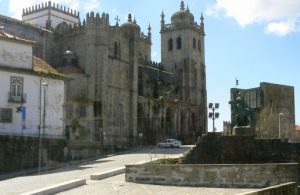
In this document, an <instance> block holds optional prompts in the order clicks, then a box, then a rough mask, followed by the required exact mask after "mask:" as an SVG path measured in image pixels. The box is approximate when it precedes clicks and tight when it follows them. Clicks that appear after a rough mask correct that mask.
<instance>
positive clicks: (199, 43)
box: [198, 40, 201, 52]
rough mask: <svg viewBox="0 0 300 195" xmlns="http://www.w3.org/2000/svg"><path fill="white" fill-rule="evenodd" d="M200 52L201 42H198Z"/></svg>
mask: <svg viewBox="0 0 300 195" xmlns="http://www.w3.org/2000/svg"><path fill="white" fill-rule="evenodd" d="M198 50H199V51H200V52H201V41H200V40H198Z"/></svg>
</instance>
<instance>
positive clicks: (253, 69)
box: [0, 0, 300, 131]
mask: <svg viewBox="0 0 300 195" xmlns="http://www.w3.org/2000/svg"><path fill="white" fill-rule="evenodd" d="M41 2H46V1H40V0H0V14H1V15H6V16H9V17H13V18H16V19H21V15H22V9H23V8H26V7H29V6H32V5H36V4H39V3H41ZM52 2H55V3H58V4H62V5H65V6H67V7H69V8H71V9H73V10H77V11H79V12H80V19H81V21H83V19H85V15H86V13H87V12H91V11H94V12H95V13H96V12H99V13H102V12H105V13H108V14H109V15H110V23H111V25H114V24H115V23H116V21H115V18H116V17H117V16H118V17H119V18H120V19H121V20H120V23H124V22H126V18H127V15H128V13H129V12H130V13H132V14H133V15H134V17H135V18H136V20H137V23H138V25H140V26H141V29H142V31H144V32H145V33H146V32H147V27H148V25H149V24H150V25H151V27H152V42H153V44H152V60H154V61H157V62H160V61H161V59H160V57H161V55H160V52H161V51H160V33H159V31H160V14H161V12H162V10H163V11H164V14H165V20H166V23H170V20H171V16H172V14H173V13H174V12H176V11H178V10H179V7H180V0H163V1H162V0H52ZM184 2H185V4H187V5H188V6H189V9H190V10H191V13H192V14H194V16H195V20H196V22H197V23H199V22H200V16H201V13H203V15H204V17H205V21H204V22H205V32H206V37H205V54H206V55H205V56H206V74H207V93H208V96H207V101H208V102H213V103H215V102H218V103H220V108H219V110H218V112H219V113H220V118H219V119H217V120H216V127H217V130H218V131H221V130H222V128H223V121H230V107H229V104H228V101H229V99H230V88H232V87H235V79H236V78H237V79H238V80H239V86H238V87H239V88H254V87H259V85H260V82H270V83H277V84H283V85H290V86H294V87H295V112H296V124H300V101H298V100H299V98H300V0H247V1H243V0H185V1H184ZM208 124H209V131H212V121H211V120H210V119H209V121H208Z"/></svg>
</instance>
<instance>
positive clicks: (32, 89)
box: [0, 70, 65, 138]
mask: <svg viewBox="0 0 300 195" xmlns="http://www.w3.org/2000/svg"><path fill="white" fill-rule="evenodd" d="M11 77H20V78H23V93H24V94H26V102H25V103H23V104H22V105H21V102H9V101H8V94H9V92H10V78H11ZM0 83H1V94H0V108H11V109H13V120H12V123H0V133H1V134H22V133H23V135H28V136H37V135H38V132H39V128H38V126H39V125H40V121H42V116H43V108H44V107H43V105H44V101H43V100H44V92H43V91H44V90H43V88H42V86H41V83H47V84H48V87H47V89H46V96H45V100H46V102H45V103H46V107H45V108H46V110H45V114H46V116H45V132H43V134H44V135H45V136H46V137H56V138H58V137H60V138H63V137H64V131H63V130H64V109H63V106H64V103H65V97H64V81H62V80H57V79H51V78H45V77H41V76H37V75H30V74H23V73H14V72H9V71H2V70H1V71H0ZM40 90H42V93H41V94H40ZM20 106H24V107H26V120H25V125H26V127H25V129H22V114H21V113H17V112H16V108H17V107H20ZM40 107H41V108H40Z"/></svg>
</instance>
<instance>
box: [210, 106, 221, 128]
mask: <svg viewBox="0 0 300 195" xmlns="http://www.w3.org/2000/svg"><path fill="white" fill-rule="evenodd" d="M208 108H209V109H211V110H212V112H210V113H209V114H208V117H209V118H211V119H212V121H213V132H216V129H215V119H217V118H219V116H220V114H219V113H218V112H215V110H216V109H219V103H215V104H213V103H209V104H208Z"/></svg>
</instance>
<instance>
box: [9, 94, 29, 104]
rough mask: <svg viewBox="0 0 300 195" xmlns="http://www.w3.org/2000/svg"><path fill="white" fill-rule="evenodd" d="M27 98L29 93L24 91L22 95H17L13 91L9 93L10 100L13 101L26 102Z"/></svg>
mask: <svg viewBox="0 0 300 195" xmlns="http://www.w3.org/2000/svg"><path fill="white" fill-rule="evenodd" d="M26 100H27V94H25V93H23V94H21V95H15V94H12V93H8V102H13V103H24V102H26Z"/></svg>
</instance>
